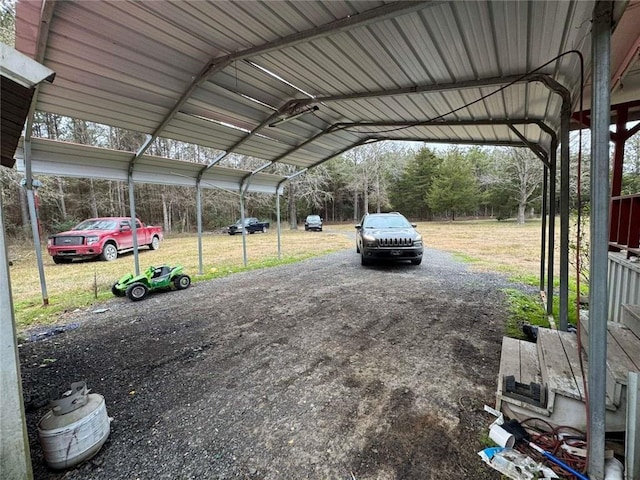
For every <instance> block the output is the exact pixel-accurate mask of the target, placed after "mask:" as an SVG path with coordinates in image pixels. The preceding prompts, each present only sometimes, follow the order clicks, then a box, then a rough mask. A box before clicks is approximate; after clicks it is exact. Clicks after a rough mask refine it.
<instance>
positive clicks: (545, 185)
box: [540, 165, 549, 301]
mask: <svg viewBox="0 0 640 480" xmlns="http://www.w3.org/2000/svg"><path fill="white" fill-rule="evenodd" d="M543 172H544V173H543V175H544V176H543V178H542V209H541V212H540V216H541V217H542V227H541V228H540V233H541V235H540V291H541V292H544V278H545V268H544V267H545V259H546V258H547V255H546V253H547V208H548V204H547V203H548V202H547V195H548V193H549V168H548V167H547V166H546V165H545V166H544V170H543ZM547 301H548V300H547Z"/></svg>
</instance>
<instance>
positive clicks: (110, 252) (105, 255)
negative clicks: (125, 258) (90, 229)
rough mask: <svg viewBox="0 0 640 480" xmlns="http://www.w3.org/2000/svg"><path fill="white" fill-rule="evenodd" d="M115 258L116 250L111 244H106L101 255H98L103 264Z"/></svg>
mask: <svg viewBox="0 0 640 480" xmlns="http://www.w3.org/2000/svg"><path fill="white" fill-rule="evenodd" d="M116 258H118V249H117V248H116V246H115V245H114V244H113V243H107V244H106V245H105V246H104V247H103V248H102V253H101V254H100V259H101V260H104V261H105V262H111V261H112V260H115V259H116Z"/></svg>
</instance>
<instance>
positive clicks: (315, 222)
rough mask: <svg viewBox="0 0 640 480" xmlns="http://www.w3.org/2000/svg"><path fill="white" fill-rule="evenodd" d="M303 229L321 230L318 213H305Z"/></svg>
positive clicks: (320, 220) (320, 219)
mask: <svg viewBox="0 0 640 480" xmlns="http://www.w3.org/2000/svg"><path fill="white" fill-rule="evenodd" d="M304 229H305V231H307V232H308V231H309V230H316V231H318V232H321V231H322V218H321V217H320V215H307V218H306V220H305V221H304Z"/></svg>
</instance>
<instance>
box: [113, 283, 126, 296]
mask: <svg viewBox="0 0 640 480" xmlns="http://www.w3.org/2000/svg"><path fill="white" fill-rule="evenodd" d="M116 285H118V282H116V283H114V284H113V286H112V287H111V293H113V296H114V297H124V296H125V295H126V294H125V292H123V291H122V290H120V289H119V288H116Z"/></svg>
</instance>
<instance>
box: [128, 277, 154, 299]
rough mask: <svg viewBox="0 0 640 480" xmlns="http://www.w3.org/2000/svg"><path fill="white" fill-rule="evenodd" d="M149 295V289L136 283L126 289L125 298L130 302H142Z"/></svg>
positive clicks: (142, 284)
mask: <svg viewBox="0 0 640 480" xmlns="http://www.w3.org/2000/svg"><path fill="white" fill-rule="evenodd" d="M148 294H149V288H148V287H147V286H146V285H145V284H144V283H140V282H136V283H134V284H132V285H130V286H129V288H127V298H128V299H129V300H131V301H132V302H138V301H140V300H143V299H144V298H145V297H146V296H147V295H148Z"/></svg>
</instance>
